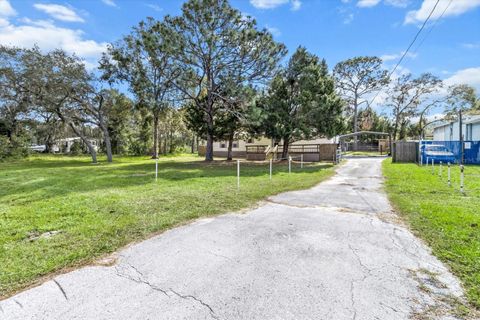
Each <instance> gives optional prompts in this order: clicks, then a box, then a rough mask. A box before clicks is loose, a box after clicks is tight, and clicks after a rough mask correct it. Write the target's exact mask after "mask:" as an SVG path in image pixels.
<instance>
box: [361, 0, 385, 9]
mask: <svg viewBox="0 0 480 320" xmlns="http://www.w3.org/2000/svg"><path fill="white" fill-rule="evenodd" d="M379 3H380V0H360V1H358V2H357V7H360V8H370V7H374V6H376V5H377V4H379Z"/></svg>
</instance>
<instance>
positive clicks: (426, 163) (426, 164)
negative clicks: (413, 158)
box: [425, 157, 430, 169]
mask: <svg viewBox="0 0 480 320" xmlns="http://www.w3.org/2000/svg"><path fill="white" fill-rule="evenodd" d="M429 159H430V158H429V157H427V161H426V162H425V166H426V167H427V169H428V163H429V161H430V160H429Z"/></svg>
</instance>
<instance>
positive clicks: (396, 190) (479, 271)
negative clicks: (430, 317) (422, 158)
mask: <svg viewBox="0 0 480 320" xmlns="http://www.w3.org/2000/svg"><path fill="white" fill-rule="evenodd" d="M465 172H466V178H465V191H466V194H465V195H464V194H462V193H460V191H459V187H460V170H459V168H458V166H453V167H452V187H448V184H447V175H446V172H445V167H444V172H443V175H442V178H440V177H439V176H438V173H439V171H438V167H437V169H436V172H435V174H432V171H431V168H430V167H428V168H427V167H425V166H423V167H419V166H417V165H415V164H396V163H391V161H390V160H385V161H384V163H383V173H384V175H385V176H386V178H387V181H386V187H387V192H388V195H389V198H390V200H391V201H392V202H393V204H394V205H395V206H396V207H397V208H398V209H399V211H400V213H401V214H402V215H403V216H404V217H405V218H406V219H407V221H408V223H409V224H410V226H411V228H412V229H413V231H414V232H415V233H416V234H417V235H418V236H419V237H421V238H422V239H424V240H425V241H426V242H427V243H428V245H429V246H430V247H431V248H432V250H433V254H435V255H436V256H437V257H438V258H439V259H440V260H442V261H443V262H445V263H447V264H448V265H449V267H450V269H451V270H452V271H453V273H454V274H455V275H456V276H458V277H459V278H460V279H461V280H462V282H463V284H464V286H465V289H466V294H467V297H468V299H469V300H470V302H471V303H472V304H473V305H475V306H476V307H477V308H478V309H480V263H479V262H480V230H479V228H480V214H479V212H480V180H479V178H478V177H479V176H480V168H479V167H476V166H467V167H466V169H465Z"/></svg>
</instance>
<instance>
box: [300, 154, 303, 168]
mask: <svg viewBox="0 0 480 320" xmlns="http://www.w3.org/2000/svg"><path fill="white" fill-rule="evenodd" d="M300 168H302V169H303V153H302V154H301V155H300Z"/></svg>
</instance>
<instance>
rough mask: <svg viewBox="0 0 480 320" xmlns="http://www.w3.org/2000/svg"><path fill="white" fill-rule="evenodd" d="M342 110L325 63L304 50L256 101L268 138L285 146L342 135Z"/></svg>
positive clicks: (296, 55) (295, 56)
mask: <svg viewBox="0 0 480 320" xmlns="http://www.w3.org/2000/svg"><path fill="white" fill-rule="evenodd" d="M342 107H343V103H342V100H341V99H340V97H338V96H337V94H336V93H335V87H334V81H333V78H332V77H331V76H330V75H329V74H328V68H327V65H326V63H325V61H324V60H322V61H320V60H319V59H318V57H317V56H315V55H314V54H311V53H309V52H307V50H306V49H305V48H302V47H299V48H298V49H297V51H296V52H295V53H294V54H293V55H292V57H291V58H290V60H289V62H288V65H287V67H286V68H285V69H283V70H282V71H280V72H279V73H278V74H277V75H276V76H275V78H274V79H273V81H272V82H271V83H270V87H269V90H268V93H267V95H266V96H265V97H262V98H260V99H258V100H257V108H259V109H260V110H261V111H260V114H261V117H262V118H263V121H262V124H261V127H263V128H264V130H265V134H266V136H268V137H270V138H273V139H275V140H277V141H279V140H280V139H283V141H284V144H288V143H290V142H293V141H295V140H299V139H309V138H311V137H318V136H333V135H335V134H336V133H340V132H341V131H342V123H343V120H342ZM252 112H253V114H255V112H256V111H252Z"/></svg>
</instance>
